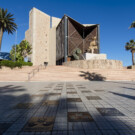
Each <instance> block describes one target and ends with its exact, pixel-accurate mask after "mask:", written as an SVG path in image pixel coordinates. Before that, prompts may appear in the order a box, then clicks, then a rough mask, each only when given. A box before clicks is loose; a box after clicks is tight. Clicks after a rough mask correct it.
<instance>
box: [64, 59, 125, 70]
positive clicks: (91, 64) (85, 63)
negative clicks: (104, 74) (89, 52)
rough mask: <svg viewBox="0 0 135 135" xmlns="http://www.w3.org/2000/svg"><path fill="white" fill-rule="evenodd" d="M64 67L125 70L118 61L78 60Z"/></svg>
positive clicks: (67, 63) (66, 63) (65, 64)
mask: <svg viewBox="0 0 135 135" xmlns="http://www.w3.org/2000/svg"><path fill="white" fill-rule="evenodd" d="M63 65H64V66H67V67H75V68H83V69H123V64H122V62H121V61H118V60H76V61H69V62H65V63H64V64H63Z"/></svg>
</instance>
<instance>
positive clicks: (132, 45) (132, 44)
mask: <svg viewBox="0 0 135 135" xmlns="http://www.w3.org/2000/svg"><path fill="white" fill-rule="evenodd" d="M125 49H126V50H130V51H131V53H132V64H133V65H135V61H134V52H135V41H134V40H133V39H132V40H130V41H129V42H127V43H126V45H125Z"/></svg>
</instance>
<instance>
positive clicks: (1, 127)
mask: <svg viewBox="0 0 135 135" xmlns="http://www.w3.org/2000/svg"><path fill="white" fill-rule="evenodd" d="M11 124H12V123H0V135H2V134H3V133H4V132H5V131H6V130H7V129H8V128H9V127H10V126H11Z"/></svg>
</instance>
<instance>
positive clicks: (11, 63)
mask: <svg viewBox="0 0 135 135" xmlns="http://www.w3.org/2000/svg"><path fill="white" fill-rule="evenodd" d="M2 66H5V67H9V68H11V69H13V68H16V67H18V68H22V66H32V63H31V62H17V61H16V62H14V61H10V60H3V61H0V67H2Z"/></svg>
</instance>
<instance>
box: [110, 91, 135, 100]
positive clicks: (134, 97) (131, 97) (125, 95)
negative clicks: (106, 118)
mask: <svg viewBox="0 0 135 135" xmlns="http://www.w3.org/2000/svg"><path fill="white" fill-rule="evenodd" d="M110 93H112V94H114V95H118V96H121V97H124V98H129V99H133V100H135V96H130V95H127V94H120V93H116V92H110Z"/></svg>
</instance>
